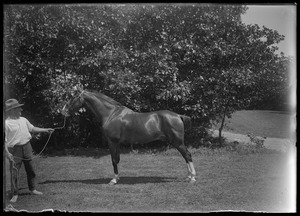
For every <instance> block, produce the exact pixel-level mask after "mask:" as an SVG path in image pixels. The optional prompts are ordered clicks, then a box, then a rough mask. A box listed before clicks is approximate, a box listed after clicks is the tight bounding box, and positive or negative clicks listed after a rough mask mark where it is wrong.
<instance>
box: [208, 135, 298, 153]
mask: <svg viewBox="0 0 300 216" xmlns="http://www.w3.org/2000/svg"><path fill="white" fill-rule="evenodd" d="M212 133H213V136H215V137H217V136H219V131H217V130H214V131H212ZM222 136H223V137H225V138H226V139H227V140H228V141H230V142H233V141H238V142H239V143H250V139H249V137H248V136H247V135H243V134H236V133H232V132H227V131H223V132H222ZM264 146H265V147H266V148H268V149H273V150H278V151H283V152H286V151H287V150H289V149H291V148H295V146H296V141H294V139H292V138H290V139H283V138H273V137H267V138H266V140H265V142H264Z"/></svg>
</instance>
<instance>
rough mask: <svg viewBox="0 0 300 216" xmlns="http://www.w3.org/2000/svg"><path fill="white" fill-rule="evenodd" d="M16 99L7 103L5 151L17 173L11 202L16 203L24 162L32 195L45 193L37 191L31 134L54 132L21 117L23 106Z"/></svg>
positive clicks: (14, 177)
mask: <svg viewBox="0 0 300 216" xmlns="http://www.w3.org/2000/svg"><path fill="white" fill-rule="evenodd" d="M23 105H24V104H20V103H19V102H18V101H17V100H16V99H8V100H7V101H6V102H5V111H6V119H5V150H6V152H7V156H8V158H9V159H10V160H11V161H13V162H14V167H15V169H16V170H17V172H13V181H12V182H13V188H14V191H13V192H14V195H13V197H12V199H11V200H10V201H11V202H16V201H17V199H18V185H17V181H18V174H19V170H20V168H21V166H22V162H23V163H24V166H25V171H26V174H27V183H28V187H29V190H30V191H31V194H34V195H42V194H43V193H42V192H40V191H37V190H36V189H35V187H36V182H35V177H36V174H35V171H34V168H33V164H32V157H33V153H32V147H31V144H30V140H31V138H32V136H31V133H40V132H47V133H51V132H53V131H54V129H52V128H39V127H35V126H33V125H32V124H31V123H30V122H29V121H28V120H27V119H26V118H24V117H21V112H22V110H23V109H22V108H21V107H22V106H23Z"/></svg>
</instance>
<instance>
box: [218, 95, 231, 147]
mask: <svg viewBox="0 0 300 216" xmlns="http://www.w3.org/2000/svg"><path fill="white" fill-rule="evenodd" d="M228 107H229V100H228V102H227V104H226V106H225V110H224V114H223V118H222V123H221V126H220V128H219V146H220V147H221V146H222V145H223V143H222V130H223V127H224V124H225V119H226V112H227V110H228Z"/></svg>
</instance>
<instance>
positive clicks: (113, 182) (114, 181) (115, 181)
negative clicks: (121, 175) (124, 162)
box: [108, 179, 118, 185]
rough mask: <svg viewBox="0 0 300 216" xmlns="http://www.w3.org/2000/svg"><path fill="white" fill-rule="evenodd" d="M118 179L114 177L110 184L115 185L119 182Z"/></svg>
mask: <svg viewBox="0 0 300 216" xmlns="http://www.w3.org/2000/svg"><path fill="white" fill-rule="evenodd" d="M117 182H118V181H117V180H116V179H112V180H111V181H110V182H109V183H108V184H109V185H115V184H117Z"/></svg>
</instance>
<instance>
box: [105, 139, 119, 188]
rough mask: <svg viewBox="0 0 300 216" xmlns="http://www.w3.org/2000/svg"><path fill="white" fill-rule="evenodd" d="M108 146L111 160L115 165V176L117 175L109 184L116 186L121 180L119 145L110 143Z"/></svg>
mask: <svg viewBox="0 0 300 216" xmlns="http://www.w3.org/2000/svg"><path fill="white" fill-rule="evenodd" d="M108 146H109V149H110V154H111V160H112V165H113V168H114V174H115V177H114V178H113V179H112V180H111V181H110V182H109V184H110V185H114V184H117V182H118V181H119V179H120V178H119V171H118V163H119V162H120V151H119V144H118V143H113V142H111V141H109V142H108Z"/></svg>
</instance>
